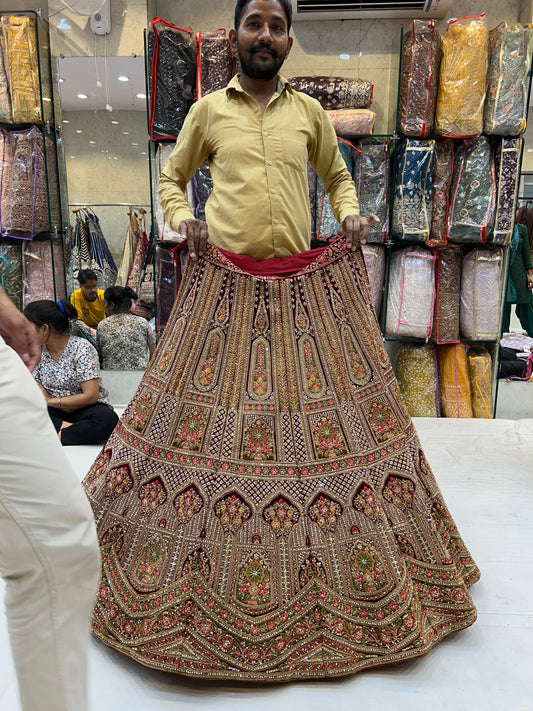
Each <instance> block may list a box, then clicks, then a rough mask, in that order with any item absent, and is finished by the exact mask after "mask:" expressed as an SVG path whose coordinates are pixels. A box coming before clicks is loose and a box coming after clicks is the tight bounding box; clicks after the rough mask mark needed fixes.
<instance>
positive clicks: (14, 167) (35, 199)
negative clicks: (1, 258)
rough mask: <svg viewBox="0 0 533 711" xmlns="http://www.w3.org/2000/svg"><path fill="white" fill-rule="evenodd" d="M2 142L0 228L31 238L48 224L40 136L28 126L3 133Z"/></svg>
mask: <svg viewBox="0 0 533 711" xmlns="http://www.w3.org/2000/svg"><path fill="white" fill-rule="evenodd" d="M2 142H3V146H4V149H6V150H4V153H3V168H2V184H1V186H0V190H1V231H2V234H3V235H8V236H10V237H17V238H20V239H33V236H34V235H36V234H38V233H39V232H44V231H45V230H48V229H49V227H50V223H49V219H48V193H47V187H46V171H45V161H44V141H43V136H42V134H41V133H40V131H39V129H38V128H37V127H36V126H32V127H31V128H29V129H25V130H23V131H9V132H4V134H3V137H2ZM8 144H9V145H8ZM7 161H9V165H8V164H7Z"/></svg>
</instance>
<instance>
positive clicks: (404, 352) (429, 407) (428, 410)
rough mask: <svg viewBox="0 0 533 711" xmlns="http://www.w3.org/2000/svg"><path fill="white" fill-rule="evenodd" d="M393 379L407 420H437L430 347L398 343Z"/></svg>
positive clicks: (434, 368)
mask: <svg viewBox="0 0 533 711" xmlns="http://www.w3.org/2000/svg"><path fill="white" fill-rule="evenodd" d="M396 378H397V380H398V385H399V386H400V392H401V394H402V397H403V399H404V401H405V404H406V406H407V410H408V412H409V414H410V415H411V417H438V416H439V391H438V381H437V357H436V353H435V347H434V346H433V345H432V344H431V343H427V344H425V345H423V346H419V345H417V344H414V343H402V344H401V345H400V347H399V349H398V354H397V357H396Z"/></svg>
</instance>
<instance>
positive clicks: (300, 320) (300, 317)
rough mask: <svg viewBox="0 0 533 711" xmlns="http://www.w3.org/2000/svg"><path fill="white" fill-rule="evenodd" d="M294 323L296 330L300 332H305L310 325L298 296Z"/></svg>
mask: <svg viewBox="0 0 533 711" xmlns="http://www.w3.org/2000/svg"><path fill="white" fill-rule="evenodd" d="M294 323H295V325H296V329H297V330H298V331H300V332H304V331H307V330H308V328H309V325H310V323H309V316H308V315H307V314H306V312H305V309H304V307H303V304H302V300H301V298H300V296H299V295H298V296H297V299H296V312H295V314H294Z"/></svg>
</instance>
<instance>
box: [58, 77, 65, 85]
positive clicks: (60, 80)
mask: <svg viewBox="0 0 533 711" xmlns="http://www.w3.org/2000/svg"><path fill="white" fill-rule="evenodd" d="M57 81H58V82H59V83H60V84H62V83H63V82H64V81H65V80H64V79H61V78H59V79H58V80H57Z"/></svg>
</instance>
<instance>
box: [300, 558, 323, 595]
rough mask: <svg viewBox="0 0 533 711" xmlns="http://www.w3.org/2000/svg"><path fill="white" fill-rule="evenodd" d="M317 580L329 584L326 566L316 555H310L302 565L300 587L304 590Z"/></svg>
mask: <svg viewBox="0 0 533 711" xmlns="http://www.w3.org/2000/svg"><path fill="white" fill-rule="evenodd" d="M315 579H316V580H320V581H321V582H323V583H327V578H326V571H325V570H324V566H323V565H322V562H321V560H320V559H319V558H317V557H316V556H314V555H308V556H307V558H306V559H305V560H304V562H303V563H302V564H301V566H300V571H299V573H298V580H299V581H300V587H302V588H304V587H305V586H306V585H307V583H308V582H310V581H311V580H315Z"/></svg>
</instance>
